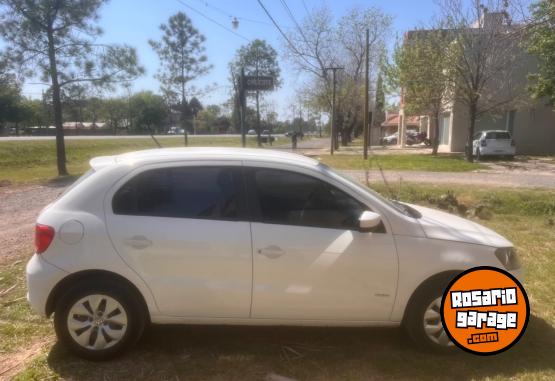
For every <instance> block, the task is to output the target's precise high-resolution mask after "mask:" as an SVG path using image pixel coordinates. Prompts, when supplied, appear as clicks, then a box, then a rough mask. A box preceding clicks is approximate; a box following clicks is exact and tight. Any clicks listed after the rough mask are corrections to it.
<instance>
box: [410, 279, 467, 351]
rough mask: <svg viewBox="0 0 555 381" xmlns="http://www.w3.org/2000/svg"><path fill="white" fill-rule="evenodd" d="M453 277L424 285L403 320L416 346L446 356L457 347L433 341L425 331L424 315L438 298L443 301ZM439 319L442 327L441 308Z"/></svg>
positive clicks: (412, 298)
mask: <svg viewBox="0 0 555 381" xmlns="http://www.w3.org/2000/svg"><path fill="white" fill-rule="evenodd" d="M453 277H454V276H452V277H451V276H449V277H442V279H436V280H433V281H429V282H427V283H425V284H423V285H422V286H420V287H419V288H418V289H417V290H416V291H415V293H414V295H413V296H412V297H411V299H410V301H409V305H408V306H407V311H406V313H405V316H404V319H403V328H404V329H405V331H406V332H407V334H408V335H409V337H410V338H411V339H412V340H413V341H414V342H415V343H416V345H417V346H418V347H420V348H422V349H424V350H426V351H430V352H436V353H446V354H447V353H453V352H454V351H455V348H456V346H455V345H453V344H452V343H451V344H449V346H444V345H440V344H439V343H437V342H434V341H432V340H431V339H430V337H428V335H427V334H426V331H425V329H424V314H425V313H426V310H427V309H428V306H430V304H432V302H434V301H436V300H437V298H440V300H441V297H442V296H443V292H444V290H445V288H446V287H447V285H448V283H449V280H450V279H452V278H453ZM438 319H439V324H440V325H441V317H440V316H439V308H438ZM445 335H446V334H445ZM446 337H447V336H446Z"/></svg>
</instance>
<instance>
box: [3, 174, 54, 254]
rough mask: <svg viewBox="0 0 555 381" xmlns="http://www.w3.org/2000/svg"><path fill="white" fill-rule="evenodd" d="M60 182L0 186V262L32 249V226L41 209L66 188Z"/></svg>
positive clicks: (30, 251)
mask: <svg viewBox="0 0 555 381" xmlns="http://www.w3.org/2000/svg"><path fill="white" fill-rule="evenodd" d="M63 189H64V188H63V186H62V187H60V186H58V185H48V186H47V185H26V186H8V187H1V188H0V242H2V252H1V255H0V264H3V263H6V262H9V261H11V260H13V259H14V258H15V257H19V256H21V253H23V252H29V253H32V251H33V227H34V225H35V221H36V219H37V216H38V215H39V213H40V211H41V210H42V209H43V208H44V207H45V206H46V205H47V204H48V203H50V202H52V201H53V200H54V199H55V198H56V196H57V195H58V194H60V193H61V192H62V191H63Z"/></svg>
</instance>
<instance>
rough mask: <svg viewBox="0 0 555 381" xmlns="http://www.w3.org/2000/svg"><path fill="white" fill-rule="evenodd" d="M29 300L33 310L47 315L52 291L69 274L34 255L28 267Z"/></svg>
mask: <svg viewBox="0 0 555 381" xmlns="http://www.w3.org/2000/svg"><path fill="white" fill-rule="evenodd" d="M26 273H27V300H28V301H29V304H30V305H31V308H33V310H35V311H36V312H38V313H39V314H41V315H43V316H45V315H46V301H47V300H48V296H49V295H50V292H51V291H52V289H53V288H54V287H55V286H56V284H58V282H59V281H61V280H62V279H63V278H65V277H66V276H67V275H68V273H67V272H66V271H64V270H62V269H59V268H58V267H56V266H53V265H51V264H50V263H48V262H46V261H45V260H44V259H43V258H42V257H41V256H40V255H37V254H35V255H33V257H32V258H31V259H30V260H29V262H28V263H27V267H26Z"/></svg>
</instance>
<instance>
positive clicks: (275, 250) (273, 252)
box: [258, 245, 285, 259]
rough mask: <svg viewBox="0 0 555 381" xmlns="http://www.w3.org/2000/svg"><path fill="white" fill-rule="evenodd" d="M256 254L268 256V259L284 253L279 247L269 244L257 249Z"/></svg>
mask: <svg viewBox="0 0 555 381" xmlns="http://www.w3.org/2000/svg"><path fill="white" fill-rule="evenodd" d="M258 254H260V255H263V256H265V257H268V258H270V259H276V258H279V257H281V256H282V255H284V254H285V251H283V250H282V249H281V247H279V246H276V245H270V246H267V247H265V248H263V249H258Z"/></svg>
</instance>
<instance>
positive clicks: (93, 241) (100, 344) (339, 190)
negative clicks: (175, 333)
mask: <svg viewBox="0 0 555 381" xmlns="http://www.w3.org/2000/svg"><path fill="white" fill-rule="evenodd" d="M91 167H92V169H91V170H90V171H89V172H88V173H87V174H85V175H84V176H83V177H82V178H80V179H79V180H78V181H77V182H76V183H75V184H73V186H71V187H70V188H69V189H68V190H66V191H65V193H64V194H63V195H62V196H61V197H60V198H59V199H57V200H56V201H55V202H54V203H52V204H51V205H49V206H47V207H46V208H45V209H44V210H43V211H42V213H41V214H40V216H39V218H38V221H37V225H36V237H35V239H36V254H35V255H34V256H33V257H32V259H31V260H30V261H29V263H28V265H27V281H28V289H29V292H28V299H29V302H30V304H31V305H32V307H33V308H34V309H35V310H36V311H38V312H40V313H42V314H44V315H47V316H50V315H51V314H52V313H54V323H55V329H56V333H57V335H58V338H59V340H60V341H61V342H62V343H63V344H64V345H66V346H67V347H69V348H70V349H71V350H73V351H74V352H75V353H77V354H78V355H80V356H83V357H86V358H94V359H102V358H108V357H111V356H113V355H116V354H118V353H121V352H122V351H123V350H124V349H125V348H127V347H128V346H129V345H131V344H133V343H134V342H136V341H137V340H138V339H139V337H140V335H141V333H142V332H143V329H144V327H145V326H146V325H147V324H148V323H157V324H183V323H185V324H248V325H316V326H397V325H401V324H402V325H404V327H405V328H406V329H407V331H408V333H409V334H410V336H411V337H412V338H413V339H414V340H415V341H417V342H418V343H420V344H421V345H423V346H425V347H428V348H437V349H447V348H450V347H451V343H450V341H449V339H448V336H447V335H446V333H445V332H444V330H443V327H442V324H441V319H440V316H439V308H440V301H441V296H442V293H443V290H444V288H445V286H446V285H447V283H448V282H449V281H450V280H451V279H452V278H453V277H454V276H455V275H457V274H459V273H460V272H462V271H463V270H466V269H468V268H471V267H474V266H481V265H489V266H495V267H499V268H503V269H506V270H509V271H511V272H512V273H513V274H514V275H516V276H518V275H519V273H520V265H519V263H518V259H517V257H516V254H515V251H514V250H513V245H512V244H511V243H510V242H509V241H507V240H506V239H505V238H503V237H501V236H500V235H498V234H496V233H495V232H493V231H491V230H489V229H487V228H485V227H482V226H480V225H478V224H476V223H474V222H471V221H468V220H465V219H462V218H459V217H456V216H453V215H450V214H447V213H443V212H440V211H437V210H432V209H428V208H423V207H419V206H414V205H407V204H403V203H400V202H395V201H390V200H387V199H385V198H383V197H382V196H380V195H378V194H377V193H375V192H373V191H371V190H369V189H368V188H366V187H364V186H362V185H359V184H357V183H355V182H353V181H351V180H349V179H347V178H344V177H343V176H341V175H339V174H337V173H336V172H334V171H333V170H331V169H330V168H328V167H327V166H325V165H323V164H320V163H319V162H318V161H316V160H313V159H310V158H307V157H303V156H298V155H294V154H290V153H282V152H274V151H267V150H249V149H215V148H210V149H209V148H199V149H194V148H186V149H156V150H148V151H140V152H133V153H129V154H124V155H120V156H108V157H98V158H95V159H93V160H91Z"/></svg>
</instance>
